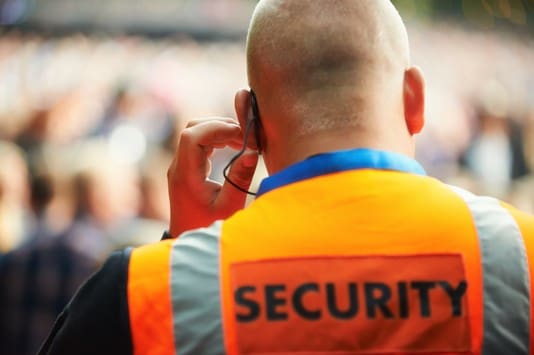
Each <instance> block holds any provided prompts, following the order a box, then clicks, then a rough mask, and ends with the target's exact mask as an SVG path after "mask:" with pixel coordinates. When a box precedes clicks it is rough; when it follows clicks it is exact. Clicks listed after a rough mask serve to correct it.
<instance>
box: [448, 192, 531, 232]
mask: <svg viewBox="0 0 534 355" xmlns="http://www.w3.org/2000/svg"><path fill="white" fill-rule="evenodd" d="M449 187H450V188H451V189H452V190H453V191H454V192H455V193H456V194H458V195H459V196H460V197H461V198H462V199H463V200H464V201H465V202H466V204H467V205H468V206H469V207H470V209H471V210H472V211H473V212H476V213H478V214H479V215H484V216H486V217H487V219H488V221H491V222H493V223H497V222H498V219H493V218H492V217H493V216H496V215H497V214H501V215H502V212H505V213H506V214H507V215H509V216H511V217H512V218H513V220H514V221H515V223H516V224H517V227H518V228H519V230H520V231H521V234H522V235H523V236H524V237H526V236H528V237H529V238H534V215H532V214H529V213H527V212H525V211H522V210H520V209H518V208H516V207H514V206H512V205H510V204H509V203H507V202H504V201H501V200H499V199H496V198H494V197H489V196H480V195H476V194H473V193H471V192H469V191H467V190H464V189H461V188H459V187H456V186H451V185H449Z"/></svg>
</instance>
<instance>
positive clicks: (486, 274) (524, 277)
mask: <svg viewBox="0 0 534 355" xmlns="http://www.w3.org/2000/svg"><path fill="white" fill-rule="evenodd" d="M451 188H452V189H453V190H454V191H455V192H456V193H458V194H459V195H460V196H461V197H462V198H463V199H464V201H465V202H466V203H467V205H468V207H469V209H470V210H471V214H472V215H473V219H474V222H475V226H476V230H477V233H478V239H479V243H480V250H481V257H482V282H483V299H484V323H483V324H484V333H483V339H482V354H483V355H503V354H513V355H523V354H525V355H528V354H529V353H530V349H529V347H530V344H529V343H530V281H529V271H528V259H527V256H526V250H525V245H524V241H523V237H522V236H521V231H520V230H519V227H518V226H517V223H516V221H515V220H514V218H513V217H512V216H511V215H510V213H508V211H507V210H506V209H505V208H504V207H502V206H501V205H500V203H499V201H498V200H496V199H494V198H490V197H479V196H475V195H473V194H471V193H470V192H467V191H464V190H462V189H459V188H456V187H452V186H451Z"/></svg>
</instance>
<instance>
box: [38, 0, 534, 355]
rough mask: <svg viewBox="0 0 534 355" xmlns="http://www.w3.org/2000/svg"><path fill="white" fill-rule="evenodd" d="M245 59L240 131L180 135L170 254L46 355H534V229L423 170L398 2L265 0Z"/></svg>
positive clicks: (161, 254)
mask: <svg viewBox="0 0 534 355" xmlns="http://www.w3.org/2000/svg"><path fill="white" fill-rule="evenodd" d="M247 59H248V75H249V81H250V85H251V87H252V88H253V89H254V92H255V95H252V94H251V93H249V92H248V91H240V92H238V93H237V95H236V112H237V117H238V120H239V123H238V122H237V121H235V120H233V119H230V118H210V119H205V120H196V121H192V122H191V123H190V124H189V125H188V127H187V128H186V129H185V130H184V131H183V133H182V135H181V138H180V142H179V146H178V150H177V153H176V157H175V160H174V162H173V164H172V165H171V167H170V169H169V174H168V177H169V195H170V200H171V224H170V229H169V232H168V233H167V236H168V237H169V236H170V238H167V239H166V240H163V241H161V242H159V243H155V244H153V245H148V246H145V247H141V248H137V249H133V250H131V249H130V250H124V251H122V252H120V253H117V254H114V255H113V256H112V257H111V258H110V259H109V261H108V262H107V263H106V265H105V266H104V267H103V268H102V270H101V271H100V272H99V273H97V274H96V275H95V276H94V277H93V278H91V279H90V280H89V281H88V282H87V283H86V284H85V286H84V287H82V288H81V289H80V291H79V293H78V294H77V296H76V297H75V298H74V299H73V300H72V302H71V303H70V305H69V306H68V307H67V308H66V309H65V311H64V312H63V313H62V315H61V316H60V317H59V319H58V321H57V323H56V325H55V327H54V329H53V330H52V333H51V335H50V337H49V339H48V340H47V341H46V343H45V344H44V345H43V348H42V349H41V354H106V353H109V354H224V353H226V354H371V353H372V354H437V353H439V354H484V355H492V354H495V355H497V354H499V355H502V354H513V355H522V354H531V353H534V343H533V340H532V339H533V337H532V336H531V334H532V329H533V326H534V323H533V321H534V316H533V314H532V307H531V304H530V295H531V292H532V286H531V285H532V283H531V282H530V274H531V271H532V270H534V267H533V266H532V264H531V263H530V260H534V218H533V217H532V216H530V215H527V214H525V213H522V212H520V211H518V210H516V209H514V208H512V207H510V206H508V205H505V204H503V203H502V202H500V201H498V200H495V199H492V198H488V197H478V196H475V195H472V194H471V193H469V192H467V191H463V190H461V189H458V188H455V187H451V186H447V185H445V184H443V183H441V182H439V181H438V180H436V179H433V178H430V177H428V176H426V175H425V172H424V170H423V169H422V167H421V166H420V165H419V164H418V163H417V162H416V161H415V160H413V158H412V157H413V154H414V152H413V151H414V148H413V136H414V135H415V134H417V133H418V132H419V131H420V130H421V129H422V127H423V123H424V122H423V121H424V118H423V112H424V81H423V77H422V74H421V72H420V70H419V69H418V68H417V67H413V66H411V65H410V60H409V51H408V42H407V36H406V31H405V28H404V25H403V23H402V21H401V19H400V17H399V15H398V13H397V12H396V10H395V9H394V7H393V6H392V5H391V3H390V2H389V1H388V0H336V1H328V4H327V3H326V2H323V1H316V0H263V1H260V2H259V4H258V6H257V8H256V10H255V12H254V16H253V19H252V22H251V26H250V29H249V35H248V40H247ZM256 98H257V101H256ZM243 141H244V142H245V143H244V146H243V149H242V151H241V153H242V154H240V155H239V156H238V157H236V158H235V159H233V160H232V162H233V165H232V168H231V169H230V171H229V173H228V176H227V178H228V181H227V182H226V183H225V184H224V185H219V184H217V183H215V182H213V181H210V180H208V179H207V172H208V170H209V156H210V154H211V152H212V151H213V149H215V148H218V147H222V146H232V147H238V146H239V145H240V144H242V142H243ZM259 150H261V151H262V153H263V156H264V160H265V164H266V167H267V169H268V172H269V174H270V177H268V178H267V179H265V180H264V181H263V182H262V184H261V186H260V189H259V191H258V192H257V195H258V196H257V198H256V200H255V201H254V202H253V203H252V204H251V205H250V206H249V207H248V208H246V209H243V205H244V201H245V194H244V193H243V192H242V190H246V189H247V188H248V186H249V184H250V181H251V179H252V175H253V173H254V169H255V165H256V162H257V159H258V154H257V151H259Z"/></svg>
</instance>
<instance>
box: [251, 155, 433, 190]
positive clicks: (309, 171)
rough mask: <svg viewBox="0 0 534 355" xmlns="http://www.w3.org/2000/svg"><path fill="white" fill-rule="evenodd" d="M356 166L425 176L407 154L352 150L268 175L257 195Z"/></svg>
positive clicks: (314, 159) (300, 163) (355, 167)
mask: <svg viewBox="0 0 534 355" xmlns="http://www.w3.org/2000/svg"><path fill="white" fill-rule="evenodd" d="M355 169H377V170H392V171H400V172H405V173H411V174H418V175H426V173H425V170H424V169H423V167H422V166H421V165H420V164H419V163H418V162H416V161H415V160H414V159H412V158H409V157H407V156H405V155H402V154H399V153H393V152H387V151H382V150H374V149H350V150H340V151H335V152H328V153H322V154H317V155H314V156H312V157H310V158H308V159H306V160H303V161H300V162H298V163H296V164H293V165H291V166H289V167H288V168H286V169H284V170H281V171H280V172H278V173H276V174H274V175H272V176H269V177H267V178H265V179H264V180H263V181H262V182H261V185H260V188H259V190H258V193H257V197H259V196H261V195H263V194H264V193H266V192H269V191H271V190H274V189H276V188H279V187H282V186H285V185H289V184H292V183H294V182H298V181H301V180H306V179H311V178H314V177H317V176H321V175H326V174H332V173H338V172H342V171H347V170H355Z"/></svg>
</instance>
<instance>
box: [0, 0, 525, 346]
mask: <svg viewBox="0 0 534 355" xmlns="http://www.w3.org/2000/svg"><path fill="white" fill-rule="evenodd" d="M255 3H256V1H253V0H91V1H82V0H39V1H37V0H0V255H2V254H3V255H4V256H3V257H2V256H0V353H1V354H26V353H28V354H31V353H34V352H35V350H36V348H37V347H38V346H39V344H40V342H41V341H42V340H43V338H44V337H45V336H46V333H47V332H48V329H49V328H50V326H51V324H52V322H53V319H54V318H55V317H56V315H57V314H58V312H59V311H60V310H61V309H62V308H63V307H64V305H65V303H66V302H67V300H68V299H69V298H70V297H71V296H72V293H73V292H74V291H75V290H76V288H77V287H78V286H79V284H80V283H81V282H82V280H83V279H85V278H86V277H87V276H88V275H89V274H90V273H92V272H93V271H94V270H95V269H96V268H97V267H98V266H99V265H100V264H101V263H102V261H103V260H105V258H106V257H107V256H108V255H109V253H110V252H111V251H113V250H115V249H117V248H120V247H123V246H127V245H140V244H144V243H148V242H153V241H157V240H159V238H160V236H161V232H162V231H163V230H164V229H165V228H166V227H167V221H168V218H169V211H168V201H167V194H166V192H167V185H166V176H165V174H166V170H167V167H168V165H169V163H170V160H171V159H172V155H173V152H174V147H175V143H176V137H177V134H178V133H179V132H180V130H181V129H182V128H183V126H184V124H185V122H187V121H188V120H190V119H192V118H197V117H202V116H211V115H227V116H231V117H233V116H234V113H233V97H234V93H235V92H236V90H237V89H239V88H243V87H245V88H246V87H247V80H246V70H245V55H244V40H245V35H246V29H247V25H248V21H249V18H250V14H251V12H252V9H253V7H254V5H255ZM326 3H327V2H326V1H325V6H327V5H326ZM393 3H395V5H396V6H397V7H398V9H399V11H400V12H401V14H402V16H403V18H404V19H405V21H406V23H407V26H408V31H409V35H410V39H411V46H412V53H413V62H414V63H415V64H418V65H419V66H420V67H421V68H422V69H423V71H424V72H425V74H426V79H427V90H428V92H427V95H428V103H427V125H426V129H425V130H424V133H423V134H421V135H420V136H419V138H418V150H417V156H418V160H419V161H420V162H421V163H422V164H423V166H424V167H425V168H426V170H427V172H428V173H429V174H430V175H432V176H436V177H438V178H440V179H443V180H444V181H446V182H449V183H452V184H455V185H459V186H462V187H466V188H468V189H470V190H472V191H474V192H475V193H479V194H491V195H494V196H497V197H500V198H502V199H503V200H505V201H507V202H510V203H513V204H515V205H516V206H518V207H520V208H522V209H524V210H526V211H530V212H534V178H533V176H532V169H534V0H447V1H444V0H396V1H393ZM231 153H232V152H230V151H226V150H224V151H220V152H218V153H217V154H216V155H215V157H214V167H215V169H214V172H213V178H215V179H221V173H220V171H221V168H222V167H223V166H224V164H225V163H226V161H227V160H228V159H229V157H230V155H231ZM261 177H262V172H261V169H260V172H259V173H258V181H259V180H260V179H261Z"/></svg>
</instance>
